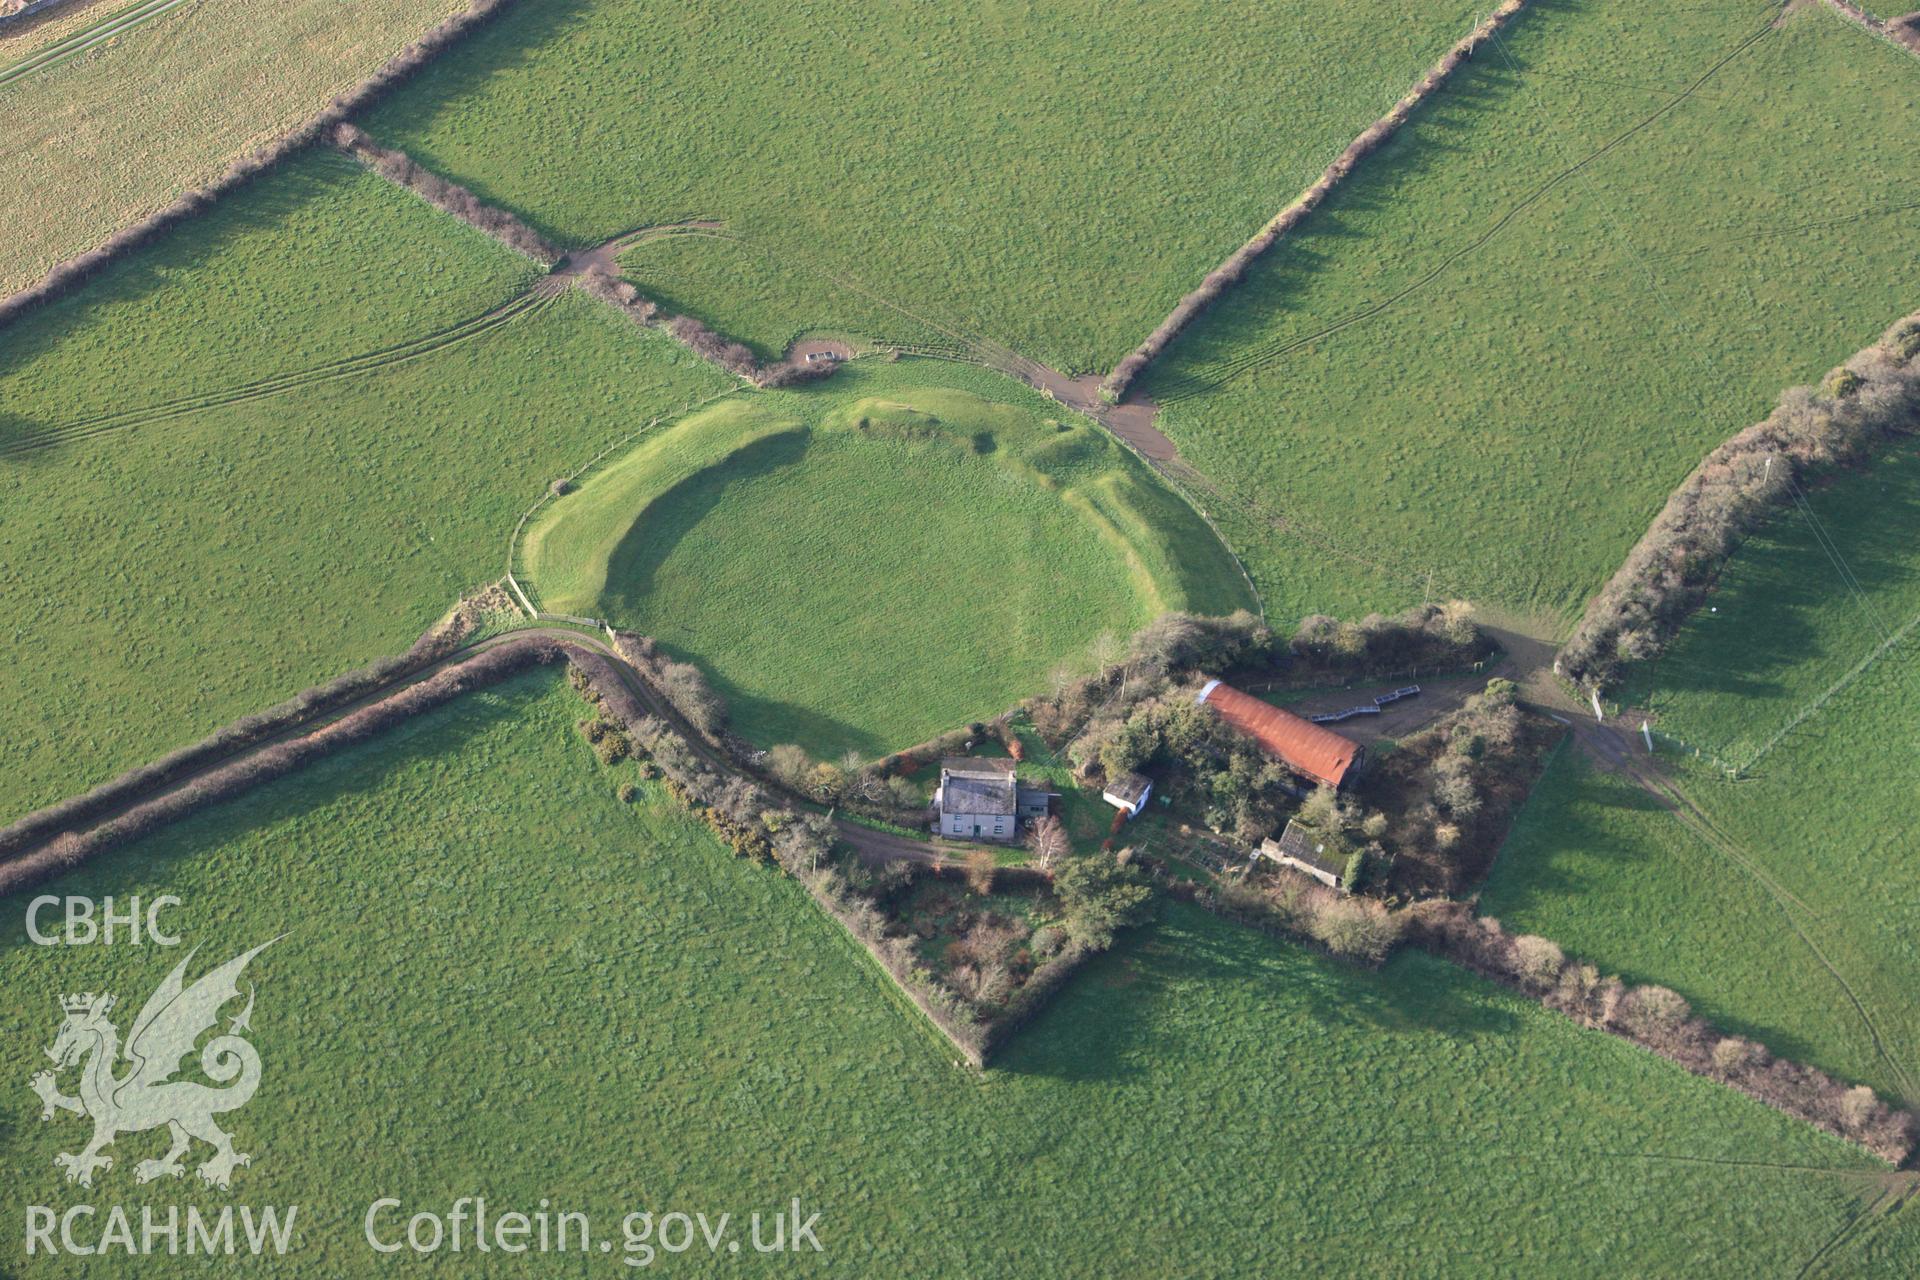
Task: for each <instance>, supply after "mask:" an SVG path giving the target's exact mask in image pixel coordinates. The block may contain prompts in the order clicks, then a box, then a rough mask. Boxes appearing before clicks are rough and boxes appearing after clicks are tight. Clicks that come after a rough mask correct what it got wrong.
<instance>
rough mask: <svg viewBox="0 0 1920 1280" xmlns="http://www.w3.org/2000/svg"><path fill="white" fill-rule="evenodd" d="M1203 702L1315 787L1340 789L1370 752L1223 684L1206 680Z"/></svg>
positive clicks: (1288, 712) (1346, 739) (1347, 739)
mask: <svg viewBox="0 0 1920 1280" xmlns="http://www.w3.org/2000/svg"><path fill="white" fill-rule="evenodd" d="M1198 700H1199V702H1200V703H1201V704H1202V705H1203V706H1208V707H1212V708H1213V710H1214V714H1216V715H1218V716H1219V717H1220V718H1221V719H1222V720H1224V721H1226V722H1227V723H1228V724H1230V725H1232V726H1233V727H1234V728H1236V729H1238V730H1240V732H1242V733H1244V734H1246V735H1247V736H1248V737H1250V738H1252V739H1253V740H1254V741H1255V742H1258V743H1259V744H1260V745H1261V746H1262V747H1263V748H1265V749H1266V752H1267V754H1268V755H1270V756H1272V757H1273V758H1274V759H1276V760H1278V761H1279V762H1280V763H1281V764H1283V765H1285V766H1286V767H1287V768H1288V769H1290V770H1292V771H1293V773H1294V774H1296V775H1297V776H1299V777H1300V778H1303V779H1305V780H1306V781H1307V782H1310V783H1313V784H1315V785H1319V786H1328V787H1335V788H1338V787H1340V786H1342V785H1343V784H1344V783H1345V782H1346V781H1347V780H1348V779H1349V778H1351V777H1353V776H1354V774H1355V773H1357V772H1358V771H1359V769H1360V768H1361V766H1362V765H1364V764H1365V762H1366V755H1367V752H1366V748H1365V747H1362V746H1361V745H1360V744H1359V743H1357V742H1355V741H1353V739H1351V738H1343V737H1341V736H1340V735H1339V734H1337V733H1335V732H1334V731H1333V730H1331V729H1326V728H1322V727H1321V726H1319V725H1317V724H1314V723H1312V722H1311V721H1308V720H1304V719H1302V718H1301V717H1299V716H1296V715H1294V714H1293V713H1292V712H1291V711H1282V710H1281V709H1280V708H1279V707H1276V706H1272V705H1270V704H1268V703H1265V702H1262V701H1260V699H1258V698H1256V697H1253V696H1252V695H1251V694H1245V693H1242V692H1240V690H1238V689H1235V688H1233V687H1232V686H1230V685H1225V684H1222V683H1220V681H1218V680H1209V681H1207V683H1206V687H1205V688H1203V689H1201V690H1200V697H1199V699H1198Z"/></svg>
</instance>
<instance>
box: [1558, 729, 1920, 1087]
mask: <svg viewBox="0 0 1920 1280" xmlns="http://www.w3.org/2000/svg"><path fill="white" fill-rule="evenodd" d="M1573 724H1574V737H1575V740H1576V741H1577V742H1579V744H1580V745H1581V747H1582V748H1583V749H1584V750H1585V751H1586V752H1587V754H1588V756H1589V757H1590V758H1591V759H1593V760H1594V761H1595V762H1596V763H1598V764H1599V765H1600V766H1601V767H1602V768H1604V769H1607V770H1609V771H1611V772H1614V773H1617V774H1619V775H1620V776H1622V777H1624V778H1626V779H1627V780H1629V781H1631V782H1633V783H1634V784H1635V785H1637V786H1639V787H1640V788H1641V789H1642V790H1643V791H1645V792H1646V793H1647V794H1648V795H1649V796H1651V797H1652V798H1653V799H1654V800H1655V801H1656V802H1657V803H1658V804H1659V805H1660V807H1661V808H1663V809H1665V810H1667V811H1668V812H1669V813H1671V814H1672V815H1673V816H1674V818H1675V819H1676V820H1677V821H1678V822H1679V823H1680V824H1681V825H1682V826H1683V827H1685V828H1686V829H1687V830H1688V831H1689V832H1691V833H1692V834H1693V835H1694V836H1695V837H1697V838H1698V839H1699V840H1700V841H1701V842H1702V843H1703V844H1705V845H1706V846H1707V848H1708V849H1710V850H1711V851H1712V852H1714V853H1715V854H1717V855H1718V856H1719V857H1721V858H1723V859H1724V860H1726V861H1727V862H1729V863H1731V864H1733V865H1734V866H1735V867H1737V868H1739V869H1740V870H1742V871H1744V872H1746V873H1747V875H1748V876H1749V877H1751V878H1752V880H1753V881H1754V883H1756V884H1757V885H1759V886H1760V888H1761V889H1762V891H1764V892H1765V893H1766V895H1767V897H1768V898H1769V899H1770V900H1771V901H1772V902H1773V904H1774V906H1775V907H1777V908H1778V909H1779V911H1780V914H1781V916H1782V917H1783V918H1784V919H1785V920H1786V922H1787V927H1788V928H1789V929H1791V930H1792V931H1793V933H1794V936H1795V937H1797V938H1799V939H1800V941H1801V942H1802V943H1803V944H1804V945H1805V946H1806V948H1807V950H1808V951H1809V952H1810V953H1812V955H1813V957H1814V959H1815V960H1817V961H1819V963H1820V966H1821V968H1823V969H1825V970H1826V971H1827V974H1828V975H1829V976H1830V977H1831V978H1832V979H1833V981H1834V983H1835V985H1837V986H1838V987H1839V988H1840V991H1841V993H1842V994H1843V995H1845V996H1846V998H1847V1002H1848V1003H1849V1004H1851V1005H1852V1006H1853V1010H1854V1013H1855V1015H1856V1016H1858V1018H1859V1019H1860V1024H1861V1026H1862V1027H1863V1028H1864V1029H1865V1030H1866V1033H1867V1038H1868V1040H1869V1041H1870V1042H1871V1043H1872V1045H1873V1048H1874V1052H1875V1053H1877V1054H1878V1055H1879V1057H1880V1060H1881V1061H1882V1062H1883V1063H1885V1064H1886V1068H1887V1071H1888V1073H1889V1074H1890V1075H1891V1076H1892V1078H1893V1081H1894V1083H1895V1084H1896V1085H1897V1086H1898V1087H1899V1089H1900V1093H1901V1101H1902V1103H1903V1105H1913V1103H1914V1102H1915V1101H1916V1100H1920V1089H1917V1088H1915V1086H1914V1080H1913V1077H1912V1075H1911V1074H1910V1073H1909V1072H1908V1071H1907V1069H1906V1067H1905V1065H1904V1064H1903V1063H1902V1062H1901V1061H1900V1059H1899V1057H1898V1056H1897V1055H1896V1054H1895V1053H1894V1052H1893V1051H1892V1050H1891V1049H1890V1048H1889V1047H1888V1045H1887V1043H1886V1041H1885V1039H1884V1038H1883V1037H1882V1036H1881V1033H1880V1028H1879V1026H1878V1024H1877V1023H1875V1022H1874V1019H1873V1015H1872V1013H1870V1012H1869V1011H1868V1009H1867V1005H1866V1002H1865V1001H1864V1000H1862V999H1861V998H1860V996H1859V994H1858V993H1857V992H1856V991H1855V990H1854V989H1853V985H1852V984H1851V983H1849V982H1848V981H1847V979H1846V975H1844V974H1843V973H1841V972H1840V968H1839V966H1838V965H1836V964H1835V963H1834V962H1833V961H1832V960H1831V959H1830V958H1829V957H1828V956H1827V953H1826V951H1825V950H1823V949H1822V948H1821V946H1820V944H1819V942H1818V941H1816V940H1815V938H1814V936H1813V933H1812V931H1811V928H1810V924H1811V923H1813V922H1817V920H1818V917H1819V913H1818V912H1817V911H1815V910H1814V908H1813V907H1812V906H1810V905H1809V904H1808V903H1807V902H1806V901H1805V900H1804V899H1803V898H1801V897H1800V896H1799V895H1797V894H1795V893H1794V892H1793V891H1792V890H1790V889H1788V888H1787V887H1786V886H1785V885H1784V884H1782V883H1781V882H1780V881H1779V880H1777V879H1775V878H1774V876H1773V875H1772V874H1771V873H1769V872H1768V871H1767V870H1766V869H1765V868H1764V867H1763V866H1762V865H1761V864H1760V862H1759V860H1758V859H1756V858H1755V857H1754V856H1753V855H1752V854H1750V853H1749V852H1747V851H1746V850H1745V849H1744V848H1742V847H1741V846H1740V844H1739V843H1738V842H1737V841H1735V840H1734V839H1733V838H1732V837H1731V836H1729V835H1728V834H1727V833H1726V832H1725V831H1723V830H1722V829H1721V828H1720V826H1719V825H1718V824H1717V823H1715V822H1714V821H1713V819H1712V818H1710V817H1708V816H1707V814H1706V813H1705V811H1703V810H1702V809H1701V808H1700V807H1699V806H1698V805H1697V804H1695V803H1694V801H1693V799H1692V797H1690V796H1688V795H1687V793H1686V792H1685V791H1684V790H1683V789H1682V788H1681V787H1680V786H1679V784H1678V783H1676V782H1674V781H1673V779H1671V778H1669V777H1667V776H1666V774H1665V773H1664V772H1662V771H1661V770H1659V769H1658V768H1657V767H1654V766H1651V765H1648V764H1644V763H1641V762H1640V761H1638V760H1636V759H1635V758H1634V756H1633V753H1632V750H1631V748H1629V747H1627V746H1626V745H1625V744H1623V743H1622V742H1621V740H1620V738H1619V735H1618V734H1617V733H1616V732H1615V731H1613V730H1611V729H1609V728H1607V727H1606V726H1604V725H1597V724H1590V723H1587V722H1585V721H1574V722H1573ZM1803 916H1804V917H1805V920H1804V921H1803V918H1802V917H1803Z"/></svg>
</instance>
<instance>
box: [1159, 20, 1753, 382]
mask: <svg viewBox="0 0 1920 1280" xmlns="http://www.w3.org/2000/svg"><path fill="white" fill-rule="evenodd" d="M1773 30H1774V28H1773V24H1772V21H1771V20H1769V21H1768V23H1767V25H1765V26H1763V27H1761V28H1760V29H1759V30H1758V31H1755V32H1753V33H1752V34H1751V35H1748V36H1746V37H1744V38H1742V39H1741V40H1740V41H1739V42H1737V43H1736V44H1735V45H1734V47H1733V48H1732V49H1731V50H1729V51H1728V52H1726V53H1724V54H1722V55H1721V56H1720V57H1719V58H1718V59H1717V60H1715V61H1714V63H1713V65H1712V66H1710V67H1708V68H1707V69H1706V70H1705V71H1704V72H1702V73H1701V75H1700V76H1699V77H1698V78H1697V79H1695V80H1694V81H1693V82H1692V83H1691V84H1689V85H1688V86H1687V87H1686V88H1685V89H1683V90H1681V91H1680V92H1678V93H1676V94H1674V95H1673V97H1671V98H1670V99H1669V100H1668V101H1666V102H1665V103H1663V104H1661V105H1660V106H1659V107H1658V108H1656V109H1655V110H1653V111H1652V112H1650V113H1648V114H1647V115H1645V116H1643V117H1641V118H1640V119H1639V120H1637V121H1635V122H1634V123H1633V124H1631V125H1629V126H1628V127H1627V128H1625V129H1623V130H1621V131H1620V132H1619V133H1616V134H1615V135H1614V136H1613V137H1611V138H1609V139H1607V141H1605V142H1603V143H1601V144H1600V145H1599V146H1597V147H1595V148H1594V149H1592V150H1591V151H1589V152H1587V153H1586V154H1585V155H1584V156H1582V157H1581V158H1580V159H1578V160H1576V161H1574V162H1573V163H1572V164H1570V165H1568V166H1567V167H1566V168H1564V169H1562V170H1560V171H1559V172H1558V173H1556V174H1554V175H1553V176H1552V177H1550V178H1548V179H1547V180H1546V181H1545V182H1543V183H1541V184H1540V185H1539V186H1537V187H1535V188H1534V189H1533V190H1532V191H1531V192H1529V193H1528V194H1527V195H1526V196H1524V197H1522V198H1521V199H1520V200H1519V201H1517V202H1516V203H1514V204H1513V205H1512V206H1510V207H1509V208H1508V209H1507V210H1506V212H1504V213H1502V214H1501V215H1500V216H1499V217H1498V218H1496V219H1495V220H1494V221H1493V223H1492V224H1491V225H1490V226H1488V227H1487V229H1486V230H1485V231H1483V232H1481V233H1480V234H1479V235H1478V236H1476V237H1475V238H1474V239H1472V240H1471V241H1469V242H1468V243H1466V244H1465V245H1462V246H1461V247H1460V248H1458V249H1455V250H1454V251H1453V252H1451V253H1449V254H1447V255H1446V257H1444V258H1442V259H1441V260H1440V262H1439V263H1438V264H1436V265H1435V266H1434V267H1433V268H1432V269H1431V270H1430V271H1428V272H1427V273H1426V274H1424V275H1422V276H1420V277H1419V278H1418V279H1416V280H1414V281H1413V282H1411V283H1410V284H1407V285H1406V286H1404V287H1402V288H1401V289H1399V290H1397V291H1395V292H1394V293H1392V294H1389V295H1388V296H1387V297H1386V298H1383V299H1382V300H1380V301H1379V302H1374V303H1370V304H1368V305H1367V306H1364V307H1361V308H1360V309H1359V310H1357V311H1353V312H1351V313H1349V314H1348V315H1346V316H1343V317H1342V318H1340V319H1338V320H1335V321H1333V322H1331V323H1329V324H1326V325H1323V326H1321V327H1320V328H1318V329H1316V330H1314V331H1313V332H1311V333H1308V334H1303V335H1301V336H1300V337H1296V338H1283V339H1280V340H1278V341H1275V342H1269V343H1265V344H1262V345H1258V346H1253V347H1248V348H1244V349H1243V350H1242V351H1241V352H1240V353H1239V354H1238V355H1236V356H1235V357H1234V358H1233V359H1231V360H1228V361H1225V362H1222V363H1220V364H1217V365H1213V366H1211V367H1210V368H1207V369H1204V370H1199V371H1196V372H1193V373H1183V374H1175V375H1173V376H1172V377H1170V378H1168V379H1167V380H1166V381H1165V383H1164V384H1163V387H1162V390H1161V393H1160V401H1161V403H1163V404H1173V403H1177V402H1179V401H1182V400H1190V399H1193V398H1194V397H1196V396H1201V395H1205V394H1207V393H1209V392H1212V391H1215V390H1218V389H1219V388H1220V387H1222V386H1224V385H1226V384H1227V383H1229V382H1233V381H1235V380H1236V379H1238V378H1240V377H1242V376H1244V375H1246V374H1249V373H1252V372H1255V371H1256V370H1258V369H1261V368H1264V367H1265V366H1267V365H1269V364H1272V363H1273V362H1275V361H1277V360H1281V359H1284V358H1285V357H1287V356H1289V355H1292V354H1293V353H1295V352H1297V351H1301V350H1304V349H1305V348H1307V347H1311V346H1313V345H1314V344H1315V343H1318V342H1320V341H1321V340H1322V339H1324V338H1329V337H1332V336H1333V335H1334V334H1337V333H1339V332H1341V331H1342V330H1345V329H1349V328H1352V327H1353V326H1355V325H1358V324H1364V323H1365V322H1366V321H1368V320H1371V319H1373V318H1375V317H1376V316H1379V315H1383V314H1385V313H1386V312H1388V311H1391V310H1392V309H1393V308H1395V307H1397V306H1398V305H1399V304H1400V303H1402V302H1404V301H1405V300H1407V299H1408V298H1411V297H1413V296H1415V295H1416V294H1419V293H1421V292H1423V291H1424V290H1425V289H1426V288H1427V287H1428V286H1429V285H1431V284H1433V283H1434V282H1435V281H1437V280H1439V279H1440V278H1441V277H1443V276H1445V275H1446V274H1447V273H1448V272H1449V271H1451V270H1452V269H1453V267H1454V266H1455V265H1456V264H1458V263H1460V262H1462V261H1464V260H1465V259H1467V258H1469V257H1471V256H1472V255H1474V254H1475V253H1478V252H1479V251H1480V250H1481V249H1483V248H1485V247H1486V246H1487V245H1488V244H1489V243H1491V242H1492V241H1493V239H1494V238H1495V237H1496V236H1498V235H1499V234H1500V233H1501V232H1502V231H1504V230H1505V229H1506V228H1507V227H1508V226H1510V225H1511V224H1512V223H1513V222H1514V221H1515V220H1516V219H1517V218H1519V217H1520V216H1521V215H1522V214H1524V213H1525V212H1527V210H1529V209H1531V208H1532V207H1533V206H1535V205H1536V204H1538V203H1539V202H1540V201H1542V200H1544V199H1545V198H1546V197H1547V196H1548V195H1550V194H1552V192H1554V191H1555V190H1556V189H1558V188H1559V187H1560V186H1561V185H1563V184H1564V183H1566V182H1567V181H1569V180H1570V179H1572V178H1573V177H1574V176H1576V175H1577V174H1579V173H1581V172H1583V171H1584V170H1585V169H1586V168H1587V167H1588V166H1590V165H1592V164H1593V163H1594V162H1596V161H1598V160H1600V159H1602V158H1603V157H1605V156H1606V155H1608V154H1609V153H1610V152H1612V151H1614V150H1616V149H1617V148H1619V147H1621V146H1624V145H1625V144H1626V143H1627V142H1629V141H1631V140H1632V139H1633V138H1635V137H1637V136H1638V135H1639V134H1641V133H1642V132H1644V131H1645V130H1647V129H1650V128H1652V127H1653V126H1654V125H1655V124H1657V123H1658V122H1659V121H1660V120H1662V119H1663V118H1665V117H1666V116H1667V115H1669V114H1671V113H1672V112H1673V111H1675V110H1676V109H1678V108H1679V107H1680V106H1681V105H1682V104H1683V103H1686V102H1688V101H1690V100H1691V99H1692V98H1693V96H1694V95H1695V93H1696V92H1697V91H1698V90H1699V89H1700V88H1701V87H1702V86H1704V85H1705V84H1706V83H1707V82H1708V81H1710V80H1712V79H1713V77H1714V76H1716V75H1718V74H1719V73H1720V72H1721V70H1723V69H1724V68H1725V67H1726V66H1728V65H1729V64H1730V63H1732V62H1733V61H1734V60H1735V59H1736V58H1738V57H1739V56H1740V55H1741V54H1743V53H1745V52H1746V51H1747V50H1749V49H1751V48H1753V47H1754V46H1755V45H1757V44H1759V43H1760V41H1762V40H1764V39H1765V38H1766V37H1767V36H1768V35H1769V34H1770V33H1771V32H1772V31H1773Z"/></svg>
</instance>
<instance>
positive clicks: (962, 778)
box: [940, 770, 1016, 816]
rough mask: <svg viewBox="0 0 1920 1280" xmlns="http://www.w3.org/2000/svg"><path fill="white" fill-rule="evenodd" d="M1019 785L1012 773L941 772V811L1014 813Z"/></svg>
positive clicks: (1009, 814)
mask: <svg viewBox="0 0 1920 1280" xmlns="http://www.w3.org/2000/svg"><path fill="white" fill-rule="evenodd" d="M1015 789H1016V784H1015V783H1014V780H1013V774H1011V773H1003V774H999V775H998V776H993V777H986V776H982V775H980V774H964V775H955V774H953V773H950V772H946V771H944V770H943V771H942V777H941V779H940V811H941V812H942V813H999V814H1006V815H1008V816H1011V815H1012V813H1013V807H1014V792H1015Z"/></svg>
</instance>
